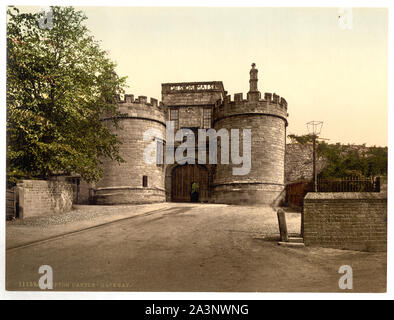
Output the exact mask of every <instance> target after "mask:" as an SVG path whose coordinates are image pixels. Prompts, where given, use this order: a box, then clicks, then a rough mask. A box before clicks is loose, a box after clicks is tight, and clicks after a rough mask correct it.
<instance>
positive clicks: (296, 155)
mask: <svg viewBox="0 0 394 320" xmlns="http://www.w3.org/2000/svg"><path fill="white" fill-rule="evenodd" d="M326 165H327V160H326V159H325V158H324V157H322V156H318V157H317V161H316V170H317V173H318V174H319V173H320V172H322V171H323V169H324V168H325V167H326ZM312 178H313V146H312V145H311V144H300V143H289V144H287V145H286V157H285V183H286V184H287V183H292V182H296V181H311V180H312Z"/></svg>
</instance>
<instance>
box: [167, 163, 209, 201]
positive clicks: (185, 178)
mask: <svg viewBox="0 0 394 320" xmlns="http://www.w3.org/2000/svg"><path fill="white" fill-rule="evenodd" d="M171 180H172V181H171V200H172V201H174V202H190V201H191V190H192V184H193V182H196V183H198V186H199V201H200V202H205V201H208V170H207V168H205V167H204V166H201V165H197V164H186V165H183V166H178V167H175V169H174V170H173V171H172V178H171Z"/></svg>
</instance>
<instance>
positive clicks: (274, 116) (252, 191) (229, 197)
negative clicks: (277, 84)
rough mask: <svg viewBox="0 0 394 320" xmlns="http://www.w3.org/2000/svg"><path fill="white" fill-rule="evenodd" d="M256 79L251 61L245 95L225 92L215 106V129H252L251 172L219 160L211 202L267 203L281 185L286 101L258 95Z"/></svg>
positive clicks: (275, 97)
mask: <svg viewBox="0 0 394 320" xmlns="http://www.w3.org/2000/svg"><path fill="white" fill-rule="evenodd" d="M257 82H258V70H257V69H256V65H255V64H252V69H251V70H250V80H249V84H250V90H249V92H248V94H247V99H246V100H245V99H243V95H242V93H237V94H235V95H234V100H233V101H231V96H227V97H226V98H225V99H224V101H223V102H222V103H220V104H218V105H216V106H215V108H214V115H213V124H214V129H215V130H216V131H218V130H220V129H222V128H225V129H227V130H231V129H239V130H240V132H242V130H243V129H251V170H250V172H249V173H248V174H246V175H233V170H232V169H233V167H237V166H236V165H233V164H231V163H230V164H227V165H226V164H220V163H219V162H218V165H217V168H216V173H215V175H214V183H213V186H212V188H213V199H212V200H213V201H214V202H217V203H239V204H241V203H266V204H270V203H272V202H274V201H275V200H276V199H277V198H278V196H279V195H280V193H281V192H282V191H283V189H284V160H285V143H286V127H287V102H286V100H285V99H284V98H280V97H279V96H278V95H276V94H275V93H274V94H273V95H272V94H271V93H265V95H264V99H261V94H260V92H259V91H258V87H257ZM240 137H241V138H242V134H240ZM240 146H242V140H241V142H240ZM218 153H219V151H218Z"/></svg>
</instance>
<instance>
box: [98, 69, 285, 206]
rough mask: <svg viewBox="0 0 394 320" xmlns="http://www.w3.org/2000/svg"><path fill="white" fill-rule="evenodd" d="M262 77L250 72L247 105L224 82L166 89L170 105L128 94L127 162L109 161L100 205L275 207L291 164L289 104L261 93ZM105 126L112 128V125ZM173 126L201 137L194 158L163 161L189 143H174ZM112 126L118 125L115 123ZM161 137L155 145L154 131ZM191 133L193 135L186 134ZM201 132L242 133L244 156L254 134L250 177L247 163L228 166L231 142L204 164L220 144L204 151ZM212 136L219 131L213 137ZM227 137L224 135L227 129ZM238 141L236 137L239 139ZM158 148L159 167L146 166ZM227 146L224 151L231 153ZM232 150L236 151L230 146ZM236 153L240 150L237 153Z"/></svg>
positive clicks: (121, 133)
mask: <svg viewBox="0 0 394 320" xmlns="http://www.w3.org/2000/svg"><path fill="white" fill-rule="evenodd" d="M257 74H258V70H257V69H256V68H255V64H253V65H252V69H251V70H250V80H249V83H250V90H249V92H248V93H247V96H246V99H244V97H243V94H242V93H237V94H235V95H234V98H233V99H231V96H229V95H227V91H225V90H224V86H223V83H222V82H221V81H211V82H188V83H164V84H162V102H160V103H158V101H157V100H156V99H153V98H151V99H150V101H149V102H148V101H147V98H146V97H145V96H139V97H138V98H136V99H135V98H134V96H133V95H127V94H126V95H125V96H124V99H122V100H120V99H119V104H118V105H119V111H120V112H121V113H122V114H123V116H122V117H121V118H120V121H119V125H120V129H115V128H114V127H112V128H111V129H112V130H114V132H116V134H117V135H118V137H119V139H120V140H121V141H122V145H121V147H120V154H121V156H122V157H123V159H124V160H125V162H124V163H121V164H118V163H115V162H113V161H111V160H109V159H105V160H104V161H103V162H104V177H103V179H102V180H101V181H100V182H99V183H98V184H97V185H96V188H95V190H94V191H95V192H94V194H95V202H96V203H97V204H127V203H152V202H164V201H176V202H192V201H193V202H212V203H235V204H238V203H244V204H248V203H249V204H254V203H265V204H270V203H272V202H274V201H275V200H276V199H277V198H278V197H279V195H280V194H281V192H282V191H283V189H284V160H285V143H286V127H287V102H286V100H285V99H284V98H280V97H279V96H278V95H276V94H273V95H272V94H271V93H265V94H264V97H261V93H260V92H259V91H258V87H257V82H258V77H257ZM103 121H106V120H105V119H104V120H103ZM168 121H171V126H173V127H174V129H175V131H178V130H181V129H182V130H183V131H182V132H186V133H187V134H185V138H187V135H190V134H194V139H193V140H192V141H193V146H192V147H193V149H194V150H193V151H195V152H193V154H194V155H193V159H191V158H189V159H187V158H186V159H187V160H186V161H183V162H182V163H179V162H176V161H175V163H168V161H163V158H165V154H166V151H168V150H171V149H176V148H177V147H179V146H180V145H182V144H183V145H184V144H185V140H187V141H189V140H188V139H184V140H183V141H182V139H181V140H178V139H176V140H175V141H166V140H167V139H166V129H168V126H169V125H168V124H169V122H168ZM107 123H108V125H111V124H110V122H109V121H107ZM149 129H150V130H152V131H153V132H157V137H156V138H155V137H153V138H152V139H147V138H146V136H145V137H144V133H145V132H146V131H147V130H149ZM185 129H187V130H185ZM199 129H214V130H216V132H220V130H221V129H225V130H227V131H228V132H230V131H231V130H234V129H239V133H240V141H239V148H240V149H239V152H240V155H242V152H244V153H245V152H246V150H242V149H243V145H244V144H243V143H242V139H245V138H244V137H245V136H242V131H243V130H248V129H249V130H250V132H251V134H250V137H251V142H250V157H249V161H250V170H248V171H247V172H246V174H241V175H236V174H234V169H236V168H239V167H240V166H241V165H240V163H239V162H234V161H231V159H230V162H229V163H228V162H227V163H226V162H225V161H221V159H220V158H221V154H222V153H221V149H222V146H223V145H222V143H223V139H222V138H221V137H220V135H218V136H219V138H218V139H215V143H216V142H218V145H217V156H218V161H217V163H211V162H209V161H205V162H203V163H201V161H200V162H199V161H198V159H197V157H198V154H199V155H200V157H201V153H206V154H204V155H205V157H204V158H206V159H209V155H208V153H209V152H208V150H209V148H210V144H211V143H212V141H211V140H210V139H206V144H207V147H206V148H205V146H204V148H201V144H197V141H198V134H199V132H201V130H199ZM211 131H212V130H211ZM222 131H223V130H222ZM231 137H232V136H231ZM152 142H153V143H155V144H156V145H157V148H156V150H155V151H156V152H155V155H156V157H157V161H156V162H155V163H147V162H146V161H144V152H146V148H147V147H148V146H149V145H152ZM189 147H190V143H189ZM223 147H224V146H223ZM230 148H234V147H232V145H230ZM231 151H233V150H231Z"/></svg>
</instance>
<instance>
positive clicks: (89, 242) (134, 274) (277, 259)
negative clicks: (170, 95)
mask: <svg viewBox="0 0 394 320" xmlns="http://www.w3.org/2000/svg"><path fill="white" fill-rule="evenodd" d="M128 210H132V209H131V208H129V209H128ZM276 219H277V218H276V214H275V212H274V211H273V210H272V209H270V208H268V207H267V208H257V207H241V206H225V205H197V204H196V205H192V204H179V205H174V206H172V207H170V208H163V209H162V210H156V211H155V212H154V213H153V214H150V215H141V216H134V217H133V218H132V219H124V220H121V221H119V222H115V223H111V224H108V225H104V226H101V227H98V228H93V229H89V230H86V231H84V232H78V233H75V234H72V235H69V236H66V237H61V238H58V239H56V240H53V241H47V242H44V243H38V244H35V245H32V246H28V247H21V248H17V249H12V250H9V251H8V252H7V261H6V267H7V289H9V290H37V287H36V285H37V281H38V279H39V277H40V275H39V274H38V268H39V266H41V265H44V264H45V265H50V266H51V267H52V268H53V277H54V283H55V289H57V290H84V291H90V290H94V291H97V290H100V291H103V290H109V291H114V290H116V291H122V290H127V291H237V292H239V291H241V292H244V291H251V292H255V291H308V292H311V291H324V292H331V291H339V289H338V280H339V277H340V275H339V274H338V269H339V267H340V266H341V265H344V264H347V265H351V266H352V267H353V272H354V290H355V291H370V292H376V291H379V292H381V291H384V290H385V274H386V271H385V270H386V255H385V254H382V253H360V252H352V251H341V250H331V249H321V248H302V249H299V248H297V249H296V248H284V247H279V246H277V236H278V230H277V220H276ZM288 221H289V227H290V232H297V231H298V230H299V216H297V215H296V214H293V215H290V216H289V219H288Z"/></svg>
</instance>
